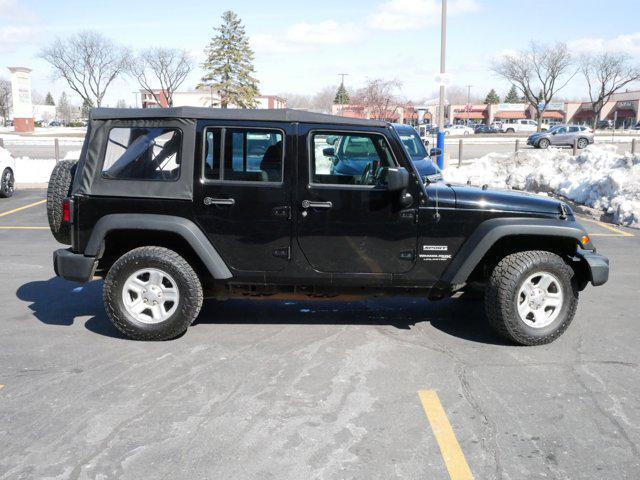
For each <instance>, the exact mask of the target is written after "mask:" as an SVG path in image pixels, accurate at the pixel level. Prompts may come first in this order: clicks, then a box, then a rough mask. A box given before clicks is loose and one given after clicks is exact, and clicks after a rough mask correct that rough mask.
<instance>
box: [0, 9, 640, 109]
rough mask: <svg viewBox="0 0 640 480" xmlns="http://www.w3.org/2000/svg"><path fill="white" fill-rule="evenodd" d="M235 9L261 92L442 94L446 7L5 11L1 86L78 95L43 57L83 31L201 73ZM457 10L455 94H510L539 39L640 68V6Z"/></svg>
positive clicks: (120, 90)
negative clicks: (372, 83)
mask: <svg viewBox="0 0 640 480" xmlns="http://www.w3.org/2000/svg"><path fill="white" fill-rule="evenodd" d="M229 8H231V9H233V10H234V11H236V13H238V15H239V16H240V17H241V18H242V20H243V22H244V24H245V26H246V29H247V33H248V34H249V36H250V37H251V42H252V46H253V48H254V50H255V57H256V58H255V65H256V70H257V76H258V78H259V80H260V88H261V91H262V93H265V94H272V93H279V92H294V93H301V94H302V93H315V92H316V91H318V90H320V89H321V88H322V87H324V86H327V85H333V84H336V83H337V78H338V77H337V74H338V73H340V72H346V73H349V76H348V77H347V80H346V82H347V83H348V84H349V85H351V86H352V87H355V88H357V87H359V86H361V85H362V84H363V83H364V82H365V81H366V79H367V78H378V77H382V78H389V79H392V78H396V79H399V80H400V81H402V83H403V86H402V91H401V94H402V95H403V96H404V97H406V98H408V99H414V100H420V99H423V98H427V97H429V96H431V94H432V93H433V92H434V91H435V90H436V88H437V86H436V84H435V83H434V76H435V74H436V73H437V71H438V68H439V48H440V44H439V14H440V10H439V9H440V1H439V0H369V1H365V0H342V1H337V0H324V1H322V2H305V1H300V0H298V1H288V0H287V1H276V0H272V1H270V2H265V1H248V0H234V1H233V2H230V1H218V0H208V1H200V0H183V1H181V2H176V1H175V0H171V1H165V0H154V1H146V0H141V1H137V0H136V1H131V0H129V1H123V0H110V1H97V2H87V1H86V0H82V1H80V0H57V1H49V0H46V1H45V0H0V77H8V71H7V70H6V69H5V67H7V66H14V65H20V66H28V67H30V68H32V69H33V70H34V72H33V88H34V89H35V90H37V91H39V92H42V93H46V91H48V90H51V91H52V92H53V93H54V96H56V97H57V96H58V95H59V94H60V93H61V92H62V90H67V91H69V89H68V88H67V87H66V86H65V84H64V83H62V82H61V81H55V82H54V81H53V80H52V77H51V70H50V68H49V67H48V65H47V64H46V63H44V62H43V61H42V60H39V59H38V58H37V57H36V54H37V52H38V51H39V49H40V48H42V46H43V45H46V44H47V43H48V42H50V41H51V40H52V39H53V38H55V37H56V36H65V35H69V34H72V33H74V32H76V31H78V30H82V29H92V30H98V31H100V32H102V33H103V34H105V35H107V36H109V37H111V38H113V39H114V40H116V41H118V42H120V43H122V44H124V45H127V46H129V47H131V48H144V47H148V46H169V47H179V48H184V49H187V50H188V51H189V52H191V53H192V55H193V56H194V57H195V58H196V59H197V60H198V62H199V61H201V59H202V51H203V49H204V47H205V46H206V44H207V42H208V40H209V38H210V37H211V35H212V33H213V32H212V27H213V26H215V25H217V24H219V22H220V15H221V13H222V12H223V11H224V10H227V9H229ZM449 10H450V15H449V21H448V54H447V71H448V72H449V73H450V75H451V79H452V83H453V84H456V85H467V84H471V85H474V87H473V91H474V92H477V93H478V94H480V93H481V94H482V95H484V94H485V93H486V91H487V90H488V89H489V88H491V87H495V88H496V89H497V90H498V93H499V94H501V95H502V94H503V93H504V90H506V89H507V87H508V86H507V85H506V84H505V83H504V82H503V81H501V80H500V79H498V78H496V77H495V76H494V74H492V73H491V72H490V71H489V69H488V64H489V62H490V61H491V59H492V58H494V57H495V56H497V55H500V54H501V53H504V52H505V51H513V50H517V49H519V48H522V47H524V46H525V45H526V44H527V43H528V42H529V41H530V40H531V39H536V40H541V41H545V42H555V41H563V42H567V43H568V44H569V45H570V47H571V48H572V50H573V51H575V52H584V51H591V50H597V49H610V50H621V51H624V52H626V53H628V54H629V55H631V56H633V57H634V58H635V60H637V61H638V62H640V24H639V23H638V18H640V1H639V0H617V1H616V2H608V1H603V0H553V1H552V0H449ZM17 35H20V36H21V38H22V41H20V42H17V41H15V39H16V36H17ZM200 74H201V72H200V71H199V70H198V71H196V72H194V74H193V75H192V76H191V77H190V78H189V80H188V81H187V83H186V84H185V85H184V87H193V86H195V84H196V83H197V82H198V78H199V76H200ZM136 89H137V86H136V84H135V83H134V82H133V80H131V79H129V80H120V81H118V82H117V83H116V84H114V86H113V88H112V89H111V91H110V92H109V93H108V94H107V99H106V100H107V103H111V104H115V102H116V101H117V100H118V99H120V98H122V99H124V100H125V101H126V102H127V103H132V102H133V101H134V95H133V93H132V92H133V91H134V90H136ZM69 93H70V92H69ZM564 94H565V96H568V97H580V96H583V95H584V85H583V83H582V82H581V81H580V80H579V79H578V78H576V80H574V81H573V82H572V83H571V84H570V85H569V87H567V89H566V91H565V92H564Z"/></svg>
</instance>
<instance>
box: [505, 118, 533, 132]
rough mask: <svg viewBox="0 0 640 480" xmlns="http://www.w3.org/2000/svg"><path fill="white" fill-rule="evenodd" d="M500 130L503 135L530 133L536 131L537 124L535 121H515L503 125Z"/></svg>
mask: <svg viewBox="0 0 640 480" xmlns="http://www.w3.org/2000/svg"><path fill="white" fill-rule="evenodd" d="M500 128H501V130H502V131H503V132H504V133H519V132H528V133H531V132H537V131H538V122H536V121H535V120H516V121H514V122H512V123H503V124H502V126H501V127H500Z"/></svg>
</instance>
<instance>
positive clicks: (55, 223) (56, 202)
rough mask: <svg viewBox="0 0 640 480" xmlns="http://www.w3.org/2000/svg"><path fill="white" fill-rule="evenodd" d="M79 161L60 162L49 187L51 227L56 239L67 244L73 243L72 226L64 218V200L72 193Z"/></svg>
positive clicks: (52, 174)
mask: <svg viewBox="0 0 640 480" xmlns="http://www.w3.org/2000/svg"><path fill="white" fill-rule="evenodd" d="M77 163H78V162H77V161H75V160H62V161H61V162H58V163H57V164H56V166H55V167H53V171H52V172H51V176H50V177H49V185H48V187H47V219H48V220H49V228H50V229H51V233H52V234H53V236H54V237H55V239H56V240H57V241H59V242H60V243H63V244H65V245H70V244H71V226H70V225H69V224H68V223H66V222H64V221H63V220H62V200H64V199H65V198H67V197H68V196H69V194H70V193H71V184H72V183H73V176H74V175H75V173H76V165H77Z"/></svg>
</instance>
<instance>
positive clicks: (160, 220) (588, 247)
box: [47, 107, 609, 345]
mask: <svg viewBox="0 0 640 480" xmlns="http://www.w3.org/2000/svg"><path fill="white" fill-rule="evenodd" d="M88 132H90V133H89V135H88V136H87V138H86V140H85V142H86V144H85V148H83V150H82V154H81V158H80V160H79V161H78V162H77V163H76V162H74V161H62V162H59V163H58V164H57V165H56V166H55V168H54V169H53V172H52V174H51V178H50V181H49V188H48V191H47V216H48V219H49V225H50V227H51V231H52V233H53V235H54V237H55V238H56V239H57V240H58V241H59V242H61V243H63V244H66V245H69V248H63V249H59V250H56V251H55V253H54V257H53V263H54V269H55V272H56V274H57V275H59V276H61V277H63V278H66V279H68V280H73V281H78V282H87V281H90V280H91V279H92V278H94V277H103V278H104V287H103V288H104V291H103V299H104V305H105V309H106V311H107V314H108V317H109V318H110V320H111V321H112V322H113V324H114V325H115V326H116V327H117V328H118V329H119V330H120V331H121V332H122V333H123V334H124V335H126V336H127V337H130V338H134V339H139V340H166V339H171V338H175V337H176V336H178V335H180V334H182V333H183V332H185V331H186V330H187V328H188V327H189V325H191V324H192V323H193V322H194V320H195V319H196V317H197V316H198V314H199V312H200V308H201V306H202V302H203V298H205V297H212V298H217V299H220V300H222V299H227V298H243V299H255V298H270V297H273V298H306V299H310V300H311V299H318V298H326V297H329V298H336V297H337V298H339V296H347V295H348V296H349V297H348V298H353V296H354V295H357V296H359V297H363V296H364V297H366V296H371V295H414V296H416V297H417V298H422V299H426V298H429V299H432V300H438V299H442V298H446V297H450V296H452V295H453V294H455V293H458V292H464V291H465V289H466V288H467V287H468V286H469V285H484V286H485V287H486V288H485V293H484V295H485V302H486V312H487V317H488V319H489V322H490V324H491V325H492V326H493V328H495V329H496V331H497V332H499V333H500V334H501V335H503V336H505V337H506V338H508V339H510V340H511V341H513V342H516V343H520V344H523V345H538V344H543V343H548V342H551V341H553V340H554V339H556V338H557V337H558V336H560V335H561V334H562V333H563V332H564V331H565V330H566V329H567V327H568V326H569V324H570V323H571V321H572V319H573V316H574V313H575V311H576V307H577V303H578V295H579V292H580V291H581V290H583V289H584V288H585V287H586V286H587V285H588V284H589V283H592V284H593V285H602V284H603V283H605V282H606V281H607V278H608V274H609V266H608V260H607V259H606V258H605V257H603V256H602V255H600V254H599V253H597V252H596V250H595V246H594V245H593V242H592V241H591V239H590V238H589V236H588V234H587V232H586V230H585V229H584V228H583V227H582V226H581V225H580V224H579V223H577V222H576V219H575V217H574V215H573V212H572V211H571V208H570V207H569V206H567V205H566V204H565V203H563V202H561V201H558V200H556V199H553V198H549V197H540V196H535V195H526V194H522V193H514V192H510V191H492V190H488V189H484V188H482V189H481V188H472V187H469V186H457V185H450V184H446V183H444V182H443V181H441V180H438V179H437V178H436V179H429V178H420V177H421V175H420V174H419V172H418V171H417V169H416V168H415V166H414V163H413V161H412V155H410V154H409V145H408V144H407V143H406V142H403V140H402V136H403V132H401V131H400V130H399V129H398V128H397V127H394V126H393V125H391V124H389V123H387V122H383V121H374V120H363V119H354V118H347V117H338V116H331V115H322V114H317V113H311V112H302V111H296V110H288V109H280V110H240V109H229V110H226V109H225V110H219V109H211V108H194V107H180V108H169V109H101V108H99V109H94V110H92V112H91V119H90V125H89V129H88ZM254 133H259V134H269V135H276V136H279V140H278V142H277V143H276V144H273V145H270V146H269V147H268V148H267V149H266V150H265V152H264V155H263V158H262V161H261V162H260V172H254V171H251V170H249V169H248V168H247V167H248V163H247V162H246V161H243V162H242V163H241V164H238V163H237V162H235V161H234V151H235V147H236V144H238V145H239V144H245V143H246V141H247V138H248V136H249V135H252V134H254ZM331 137H338V138H337V140H334V141H333V144H328V143H327V139H329V138H331ZM416 142H417V143H413V147H416V148H417V147H418V145H419V143H420V142H419V140H416ZM342 144H344V146H345V148H349V146H351V145H354V147H355V148H357V149H358V150H359V152H358V158H360V157H361V156H362V155H365V154H366V155H367V164H366V166H365V167H364V170H363V171H362V172H360V171H356V172H347V171H346V170H345V171H341V172H344V173H340V172H338V173H336V172H335V170H334V172H333V173H331V172H329V169H328V165H327V164H328V161H327V157H326V156H325V149H328V148H335V145H342ZM413 147H412V148H413ZM326 153H329V152H326ZM415 153H416V154H419V155H421V154H422V153H418V151H417V150H416V152H415ZM246 155H247V150H246V149H245V150H244V152H243V157H244V156H246ZM358 161H362V160H358ZM523 232H524V233H526V235H523ZM67 301H70V302H72V301H74V299H73V298H72V297H68V298H67ZM209 314H210V315H215V314H216V312H215V310H210V311H209Z"/></svg>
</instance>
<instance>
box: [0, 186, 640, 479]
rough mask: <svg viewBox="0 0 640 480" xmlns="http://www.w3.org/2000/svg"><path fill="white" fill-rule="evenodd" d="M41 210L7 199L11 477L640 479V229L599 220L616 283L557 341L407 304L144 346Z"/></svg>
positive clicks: (353, 306) (330, 307)
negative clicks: (62, 255) (65, 266)
mask: <svg viewBox="0 0 640 480" xmlns="http://www.w3.org/2000/svg"><path fill="white" fill-rule="evenodd" d="M43 198H44V191H42V190H22V191H18V192H16V195H15V196H14V197H13V198H12V199H8V200H5V199H1V200H0V312H1V314H0V322H1V325H2V327H1V332H2V335H0V366H1V368H0V385H2V386H1V387H0V446H1V447H0V449H1V452H2V454H1V455H0V478H1V479H27V478H28V479H32V478H37V479H40V478H60V479H66V478H70V479H89V478H92V479H93V478H100V479H112V478H113V479H116V478H117V479H142V478H166V479H231V478H260V479H307V478H323V479H324V478H327V479H352V478H353V479H355V478H357V479H373V478H375V479H378V478H379V479H390V478H411V479H413V478H420V479H448V478H452V479H455V480H458V479H468V478H475V479H513V480H521V479H571V480H575V479H634V480H635V479H638V478H640V452H639V449H640V401H639V399H640V372H639V369H638V365H639V364H640V348H639V347H638V346H639V345H640V325H639V323H638V321H639V320H640V318H639V316H640V314H639V311H640V300H639V298H640V271H639V269H638V265H639V258H640V255H639V253H640V232H638V231H633V230H628V229H621V228H614V227H610V226H608V225H602V224H598V223H595V222H585V226H587V227H588V229H589V230H590V232H591V234H592V236H593V239H594V241H595V242H596V245H598V247H599V250H600V251H601V252H603V253H604V254H605V255H607V256H608V257H609V258H610V260H611V265H612V267H611V268H612V270H611V279H610V281H609V283H607V284H606V285H604V286H603V287H599V288H593V287H589V288H587V290H586V291H584V292H583V293H582V295H581V300H580V306H579V308H578V312H577V315H576V319H575V320H574V323H573V324H572V326H571V327H570V328H569V330H568V331H567V332H566V333H565V334H564V336H562V337H561V338H560V339H559V340H558V341H556V342H555V343H553V344H551V345H546V346H542V347H515V346H512V345H508V344H505V343H504V342H503V341H502V340H501V339H500V338H499V337H497V336H496V335H494V334H493V333H492V332H491V331H490V330H489V329H488V327H487V326H486V325H485V323H484V318H483V312H482V305H481V304H480V303H478V302H472V301H468V300H466V301H465V300H461V299H460V300H447V301H442V302H437V303H429V302H427V301H419V300H416V299H407V298H397V299H384V300H370V301H362V302H351V303H347V302H334V301H331V302H281V301H260V302H250V301H240V300H234V301H228V302H223V303H219V302H213V301H207V302H205V305H204V307H203V310H202V312H201V314H200V317H199V320H198V321H197V323H196V324H195V325H194V326H193V327H192V328H191V329H190V330H189V331H188V332H187V333H186V334H185V335H184V336H182V337H180V338H178V339H175V340H172V341H169V342H160V343H143V342H134V341H130V340H126V339H124V338H123V337H122V336H121V335H120V334H119V333H118V332H117V330H116V329H115V328H114V327H112V326H111V325H110V323H109V321H108V319H107V317H106V314H105V313H104V311H103V308H102V303H101V282H92V283H89V284H87V285H79V284H74V283H71V282H66V281H63V280H60V279H57V278H56V277H54V274H53V269H52V266H51V253H52V251H53V250H54V249H55V248H59V246H58V244H57V243H56V242H55V241H54V239H53V237H52V236H51V234H50V233H49V231H48V228H47V227H46V225H47V223H46V217H45V210H44V204H43V203H42V199H43ZM37 202H41V203H37ZM22 207H27V208H22ZM470 475H471V476H472V477H471V476H470Z"/></svg>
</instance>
